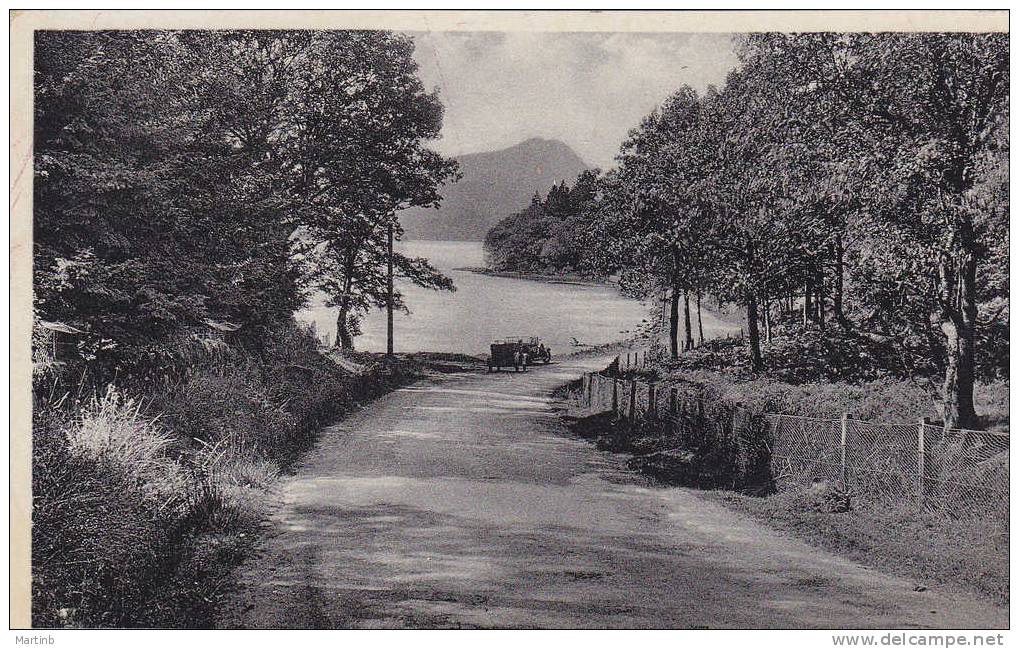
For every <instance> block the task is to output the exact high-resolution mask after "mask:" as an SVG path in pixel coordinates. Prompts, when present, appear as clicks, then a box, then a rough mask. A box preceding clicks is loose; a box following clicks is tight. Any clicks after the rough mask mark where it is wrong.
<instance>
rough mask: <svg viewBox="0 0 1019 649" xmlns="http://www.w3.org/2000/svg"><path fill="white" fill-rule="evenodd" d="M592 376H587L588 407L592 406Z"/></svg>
mask: <svg viewBox="0 0 1019 649" xmlns="http://www.w3.org/2000/svg"><path fill="white" fill-rule="evenodd" d="M594 377H595V375H594V374H590V373H589V374H588V375H587V404H588V407H590V406H593V405H594Z"/></svg>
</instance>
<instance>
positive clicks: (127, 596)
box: [32, 326, 416, 627]
mask: <svg viewBox="0 0 1019 649" xmlns="http://www.w3.org/2000/svg"><path fill="white" fill-rule="evenodd" d="M198 342H200V341H198ZM262 343H263V344H262V346H261V349H259V350H257V351H251V350H248V351H245V350H244V349H242V348H239V347H230V348H223V347H222V346H221V345H213V346H211V347H210V346H206V345H200V344H198V343H194V344H191V345H190V346H189V344H188V343H187V341H184V342H180V341H178V342H177V343H175V345H170V346H169V347H168V349H169V352H168V354H169V356H170V357H172V358H174V359H178V360H179V359H185V360H184V361H182V364H181V365H179V366H175V367H172V368H170V369H169V370H168V371H167V372H166V373H165V374H164V375H163V378H162V379H159V380H151V378H148V379H145V380H144V381H138V382H135V383H130V384H128V385H115V384H109V385H104V386H101V387H100V388H98V389H97V388H94V387H92V386H93V384H92V383H85V379H83V380H82V382H81V384H80V386H79V387H80V388H81V393H85V394H88V393H89V392H91V393H92V394H93V396H91V397H88V398H85V399H74V398H56V399H53V398H51V395H54V394H55V393H56V392H57V390H55V389H54V387H53V386H54V385H59V386H60V387H61V388H62V389H63V390H66V389H68V388H69V387H71V386H72V385H73V380H72V379H71V378H70V377H68V376H62V377H56V379H54V380H55V381H57V383H55V384H48V385H45V384H43V383H42V382H41V381H40V382H37V383H36V384H35V385H34V386H33V392H34V396H35V405H36V407H35V409H34V412H35V421H34V422H33V446H34V448H33V539H32V554H33V600H32V605H33V624H34V625H36V626H41V627H57V626H85V627H95V626H169V627H178V626H204V625H207V624H208V622H209V620H210V619H211V617H210V616H211V615H212V609H213V607H214V604H215V603H214V601H213V600H214V598H213V596H212V595H211V593H213V592H214V591H215V590H216V587H215V584H214V582H216V580H222V579H225V578H226V574H227V572H228V571H229V569H230V568H231V566H232V565H233V564H235V563H237V562H238V561H240V559H241V558H242V556H243V553H244V552H245V551H246V550H244V547H245V546H244V543H245V542H243V541H242V540H241V537H245V536H247V537H249V538H250V536H252V535H251V534H246V532H248V531H252V532H253V531H254V530H255V528H256V525H257V523H258V522H259V520H261V518H262V517H263V516H264V515H265V506H266V502H267V501H268V500H269V498H268V494H269V492H270V491H271V490H272V489H273V487H274V485H275V483H276V481H277V479H278V477H279V475H280V474H281V472H282V470H283V468H284V467H285V466H286V465H287V464H288V463H289V462H290V461H291V460H292V459H293V458H294V457H296V455H297V454H298V453H299V452H300V451H301V450H303V449H304V448H306V447H307V445H308V443H309V442H310V441H311V440H313V439H314V436H315V432H316V430H317V429H318V426H319V425H320V424H321V423H322V422H324V421H326V420H329V419H331V418H334V417H336V416H338V415H340V414H341V413H343V412H345V411H347V410H349V409H350V408H351V407H352V405H353V404H354V403H355V402H356V401H358V400H361V399H366V398H370V397H373V396H376V395H377V394H380V393H381V392H383V391H385V390H387V389H389V388H391V387H393V386H395V385H398V384H402V383H405V382H407V381H408V380H411V379H413V378H414V377H415V376H416V373H415V370H414V367H416V366H415V365H414V364H413V363H411V364H408V366H407V367H404V366H403V365H401V364H400V362H397V361H392V362H385V363H374V364H372V365H371V368H370V369H369V370H368V372H367V373H366V374H364V375H358V376H353V375H351V374H349V373H348V372H346V371H345V370H343V369H342V368H340V366H339V365H337V364H336V363H334V362H333V361H331V360H329V359H328V358H326V357H325V356H323V355H322V354H320V353H319V352H318V345H317V341H316V340H315V338H314V336H313V335H312V334H310V333H309V332H307V331H304V330H301V329H299V328H298V327H296V326H288V327H283V328H281V329H280V330H278V331H275V332H270V333H269V334H267V335H266V337H265V339H264V340H263V341H262ZM171 352H172V353H171ZM79 371H80V370H79ZM40 378H44V379H46V380H50V378H51V377H49V376H48V375H46V376H41V377H40ZM86 379H88V380H91V379H89V377H86ZM77 392H78V391H77V390H75V391H73V392H72V394H73V393H77Z"/></svg>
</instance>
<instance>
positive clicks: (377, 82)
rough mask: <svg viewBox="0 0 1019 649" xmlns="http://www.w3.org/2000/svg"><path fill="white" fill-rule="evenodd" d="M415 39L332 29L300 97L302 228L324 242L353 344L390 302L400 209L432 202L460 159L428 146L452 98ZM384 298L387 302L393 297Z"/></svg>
mask: <svg viewBox="0 0 1019 649" xmlns="http://www.w3.org/2000/svg"><path fill="white" fill-rule="evenodd" d="M413 47H414V45H413V41H412V40H411V39H410V38H409V37H407V36H401V35H396V34H392V33H389V32H368V31H365V32H357V31H344V32H325V33H322V34H319V35H318V36H317V37H316V39H315V40H314V41H313V42H312V45H311V48H312V51H311V54H310V55H309V57H308V59H309V61H311V62H312V63H311V64H310V65H308V66H307V68H306V69H305V70H304V71H303V74H302V78H301V81H300V88H301V92H300V94H299V96H298V98H297V105H298V108H299V110H298V112H297V114H296V116H295V126H294V129H293V138H292V142H291V144H290V145H289V153H290V155H292V156H293V158H294V160H295V161H296V165H295V169H297V172H298V176H299V178H298V180H297V187H298V193H299V195H300V200H301V206H300V212H299V213H300V216H299V218H300V223H301V225H302V231H301V234H302V236H304V237H305V238H306V239H307V240H308V241H310V242H311V243H312V244H313V245H314V246H316V247H317V254H313V255H310V256H309V258H308V260H309V262H310V263H309V268H310V272H311V274H312V276H313V277H314V278H315V279H314V284H315V285H316V286H317V287H318V288H319V289H321V290H323V291H324V292H325V293H326V294H327V295H328V296H329V300H330V304H331V305H332V306H337V307H338V316H337V337H336V341H337V345H338V346H340V347H343V348H350V347H352V345H353V334H354V332H355V331H356V327H357V321H358V319H359V317H360V315H359V314H360V313H362V312H363V311H364V310H365V309H366V308H368V307H370V306H380V304H379V301H378V293H377V291H376V288H377V279H378V277H379V276H380V275H381V274H382V269H383V268H385V259H384V258H380V257H379V256H378V254H377V252H378V251H379V250H382V249H384V247H385V246H384V245H383V244H384V242H385V239H386V238H387V232H388V229H389V227H393V228H394V230H395V236H396V238H397V239H399V237H400V235H401V234H402V230H401V229H400V227H399V223H398V221H397V218H396V214H397V212H398V211H399V210H402V209H406V208H408V207H412V206H422V207H432V206H436V205H437V204H438V202H439V200H440V196H439V193H438V190H439V187H440V186H441V185H442V183H443V182H445V181H447V180H450V179H452V178H454V177H455V175H456V173H457V167H456V162H455V161H453V160H450V159H446V158H443V157H441V156H439V155H438V154H436V153H435V152H433V151H431V150H430V149H428V148H427V147H426V146H425V144H424V142H425V141H426V140H429V139H433V138H436V137H438V135H439V131H440V129H441V126H442V104H441V103H440V102H439V99H438V96H437V95H436V94H435V93H428V92H426V91H425V90H424V88H423V86H422V84H421V81H420V79H419V78H418V77H417V64H416V63H415V62H414V59H413V56H412V54H413ZM395 265H396V267H397V269H398V270H399V271H400V273H401V274H402V275H403V276H405V277H407V278H409V279H410V280H411V281H413V282H414V283H417V284H419V285H421V286H426V287H429V288H440V289H448V290H451V289H452V287H453V285H452V282H451V281H449V280H448V279H447V278H445V277H443V276H442V275H441V274H439V273H438V271H436V270H435V269H434V268H433V267H432V266H430V265H429V264H427V263H426V262H422V261H421V260H411V259H408V258H405V257H402V256H398V258H397V259H396V260H395ZM383 304H384V303H383Z"/></svg>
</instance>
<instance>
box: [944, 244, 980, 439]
mask: <svg viewBox="0 0 1019 649" xmlns="http://www.w3.org/2000/svg"><path fill="white" fill-rule="evenodd" d="M940 266H941V267H940V272H939V283H940V285H941V286H940V289H941V303H942V320H941V331H942V333H944V335H945V347H946V351H947V354H948V358H947V361H948V362H947V366H946V369H945V382H944V385H943V387H942V399H943V401H944V417H945V427H946V428H977V427H978V426H979V424H980V420H979V418H978V417H977V413H976V408H975V407H974V405H973V379H974V356H975V338H976V319H977V305H976V270H977V264H976V258H975V257H974V255H973V254H972V253H963V254H962V255H961V259H951V258H947V259H945V260H943V261H942V262H941V265H940Z"/></svg>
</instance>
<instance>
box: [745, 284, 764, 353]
mask: <svg viewBox="0 0 1019 649" xmlns="http://www.w3.org/2000/svg"><path fill="white" fill-rule="evenodd" d="M757 317H758V315H757V296H756V295H754V294H753V293H751V294H750V295H748V296H747V335H748V338H749V340H750V369H751V371H753V372H760V371H761V370H763V369H764V361H763V360H762V359H761V333H760V331H759V330H758V327H757Z"/></svg>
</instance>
